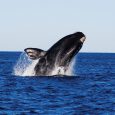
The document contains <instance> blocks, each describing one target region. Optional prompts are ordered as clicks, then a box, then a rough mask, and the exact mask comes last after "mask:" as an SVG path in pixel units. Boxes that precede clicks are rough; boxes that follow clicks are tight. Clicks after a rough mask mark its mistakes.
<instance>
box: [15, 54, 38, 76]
mask: <svg viewBox="0 0 115 115" xmlns="http://www.w3.org/2000/svg"><path fill="white" fill-rule="evenodd" d="M37 62H38V60H31V59H29V58H28V56H27V55H26V54H25V53H24V52H23V53H22V54H21V55H20V57H19V59H18V61H17V63H16V65H15V66H14V71H13V74H14V75H17V76H34V75H35V71H34V67H35V65H36V63H37Z"/></svg>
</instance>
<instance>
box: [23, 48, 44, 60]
mask: <svg viewBox="0 0 115 115" xmlns="http://www.w3.org/2000/svg"><path fill="white" fill-rule="evenodd" d="M24 51H25V52H26V53H27V55H28V56H29V58H30V59H33V60H36V59H38V58H40V57H42V56H44V55H45V54H46V51H43V50H41V49H38V48H26V49H25V50H24Z"/></svg>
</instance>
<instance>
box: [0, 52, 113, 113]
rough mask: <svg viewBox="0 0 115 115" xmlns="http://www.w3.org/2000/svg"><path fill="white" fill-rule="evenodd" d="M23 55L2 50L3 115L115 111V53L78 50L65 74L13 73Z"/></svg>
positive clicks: (0, 108) (0, 94)
mask: <svg viewBox="0 0 115 115" xmlns="http://www.w3.org/2000/svg"><path fill="white" fill-rule="evenodd" d="M20 55H21V52H0V115H115V53H79V54H78V55H77V56H76V57H75V60H74V66H73V73H74V76H63V77H62V76H37V77H33V76H19V75H16V74H14V72H13V71H14V68H15V65H16V63H17V61H18V59H19V57H20ZM22 63H23V62H22Z"/></svg>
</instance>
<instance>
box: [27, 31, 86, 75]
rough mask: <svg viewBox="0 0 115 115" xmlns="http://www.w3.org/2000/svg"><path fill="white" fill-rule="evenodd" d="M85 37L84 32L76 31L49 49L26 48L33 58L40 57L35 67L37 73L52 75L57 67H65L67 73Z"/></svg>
mask: <svg viewBox="0 0 115 115" xmlns="http://www.w3.org/2000/svg"><path fill="white" fill-rule="evenodd" d="M85 38H86V37H85V35H84V34H83V33H82V32H76V33H73V34H70V35H67V36H65V37H63V38H62V39H60V40H59V41H58V42H57V43H55V44H54V45H53V46H52V47H51V48H49V49H48V50H47V51H43V50H41V49H37V48H26V49H25V52H26V53H27V55H28V56H29V57H30V58H31V59H33V60H35V59H39V61H38V63H37V64H36V66H35V68H34V70H35V75H41V76H42V75H51V73H52V70H53V69H54V68H55V67H63V68H64V71H65V73H66V71H67V70H68V67H69V65H70V63H71V61H72V59H73V58H74V56H75V55H76V54H77V53H78V52H79V50H80V49H81V47H82V45H83V42H84V40H85ZM57 74H60V73H57Z"/></svg>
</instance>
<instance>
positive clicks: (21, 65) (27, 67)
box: [13, 52, 75, 76]
mask: <svg viewBox="0 0 115 115" xmlns="http://www.w3.org/2000/svg"><path fill="white" fill-rule="evenodd" d="M74 61H75V60H73V61H72V63H71V64H70V66H69V67H68V70H67V71H65V67H63V66H61V67H59V66H57V65H56V66H55V67H54V69H53V70H51V72H50V73H49V75H47V76H53V75H67V76H73V66H74ZM38 62H39V59H38V60H31V59H29V57H28V56H27V55H26V53H25V52H23V53H22V54H21V55H20V57H19V59H18V61H17V63H16V65H15V66H14V71H13V74H14V75H17V76H35V71H34V68H35V65H36V64H37V63H38Z"/></svg>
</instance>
